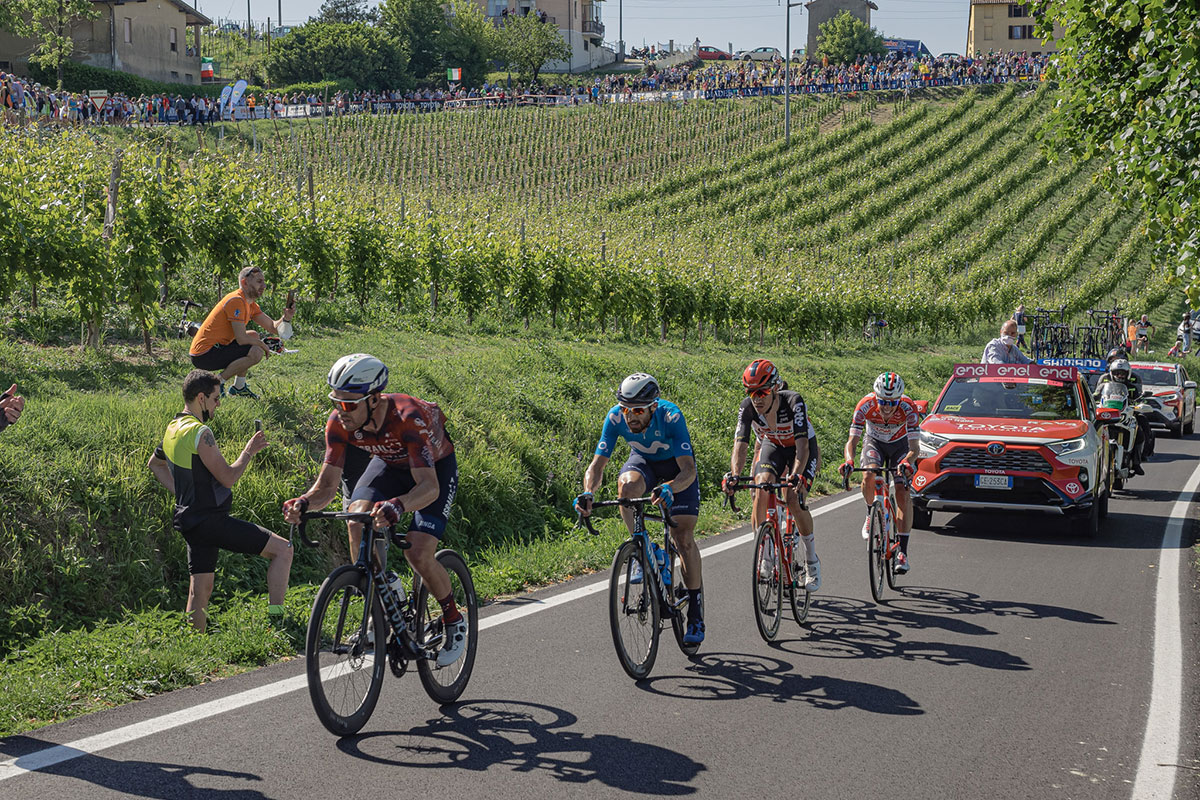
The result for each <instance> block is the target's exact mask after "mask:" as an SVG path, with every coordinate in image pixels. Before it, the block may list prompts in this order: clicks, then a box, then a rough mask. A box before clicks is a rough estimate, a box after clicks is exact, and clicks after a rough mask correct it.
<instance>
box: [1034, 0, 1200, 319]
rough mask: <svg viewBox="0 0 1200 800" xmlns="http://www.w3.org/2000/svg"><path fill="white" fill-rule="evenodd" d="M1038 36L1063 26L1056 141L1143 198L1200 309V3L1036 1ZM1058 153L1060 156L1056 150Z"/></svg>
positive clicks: (1113, 185) (1112, 185)
mask: <svg viewBox="0 0 1200 800" xmlns="http://www.w3.org/2000/svg"><path fill="white" fill-rule="evenodd" d="M1035 12H1036V13H1037V14H1039V15H1040V16H1041V26H1040V30H1039V33H1040V34H1041V35H1042V36H1045V37H1049V36H1051V35H1052V33H1053V26H1054V25H1055V24H1057V25H1059V26H1061V29H1062V38H1061V39H1060V41H1059V47H1058V54H1057V55H1056V56H1055V57H1054V59H1053V60H1052V65H1051V69H1050V77H1051V78H1054V79H1056V80H1057V81H1058V92H1059V98H1060V99H1059V102H1058V104H1057V106H1056V108H1055V111H1054V115H1053V116H1052V118H1051V120H1050V123H1049V124H1048V126H1047V128H1046V131H1045V140H1046V142H1047V144H1049V145H1053V146H1054V147H1055V148H1064V149H1066V150H1067V151H1068V152H1070V153H1072V154H1073V155H1075V156H1076V157H1078V158H1080V159H1090V158H1095V157H1099V158H1100V159H1101V160H1102V162H1103V168H1102V173H1101V174H1102V179H1103V180H1104V183H1105V185H1106V188H1108V189H1110V190H1111V191H1113V192H1114V193H1116V194H1118V195H1120V196H1123V197H1126V198H1130V199H1136V200H1138V201H1139V202H1140V203H1141V205H1142V207H1143V208H1144V209H1145V211H1146V214H1147V217H1148V219H1149V221H1150V224H1149V232H1150V236H1151V238H1152V239H1153V240H1154V242H1155V244H1156V245H1157V246H1158V247H1159V250H1160V253H1161V255H1162V256H1164V257H1165V258H1167V259H1170V261H1171V262H1172V263H1173V265H1174V268H1175V272H1176V274H1177V275H1179V276H1181V277H1182V278H1183V279H1184V280H1185V281H1187V283H1188V286H1187V290H1186V291H1187V295H1188V299H1189V301H1190V302H1191V306H1192V308H1196V307H1197V306H1198V305H1200V261H1198V253H1200V211H1198V209H1200V201H1198V199H1197V198H1198V197H1200V189H1198V187H1200V96H1198V95H1197V88H1196V76H1197V75H1200V6H1197V5H1196V3H1195V2H1194V0H1053V2H1050V1H1049V0H1036V2H1035ZM1051 152H1052V155H1053V150H1052V151H1051Z"/></svg>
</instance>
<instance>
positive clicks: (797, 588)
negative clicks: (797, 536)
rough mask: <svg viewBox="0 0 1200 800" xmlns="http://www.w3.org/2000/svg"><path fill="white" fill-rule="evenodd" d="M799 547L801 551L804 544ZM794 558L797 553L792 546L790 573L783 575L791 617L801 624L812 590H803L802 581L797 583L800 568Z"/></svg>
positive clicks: (806, 612) (806, 616)
mask: <svg viewBox="0 0 1200 800" xmlns="http://www.w3.org/2000/svg"><path fill="white" fill-rule="evenodd" d="M799 548H800V549H801V550H802V551H803V549H804V546H803V545H799ZM800 557H801V558H803V555H801V556H800ZM796 558H797V554H796V552H795V549H794V548H793V552H792V558H791V562H790V563H791V569H790V572H791V575H787V576H785V580H786V581H787V595H788V600H789V601H790V602H791V604H792V617H793V619H795V620H796V624H797V625H803V624H804V621H805V620H806V619H808V607H809V604H810V603H811V602H812V592H809V591H807V590H805V588H804V585H803V584H802V583H800V584H799V585H797V584H798V583H799V580H800V569H799V568H798V567H797V566H796V564H797V563H798V562H797V561H796Z"/></svg>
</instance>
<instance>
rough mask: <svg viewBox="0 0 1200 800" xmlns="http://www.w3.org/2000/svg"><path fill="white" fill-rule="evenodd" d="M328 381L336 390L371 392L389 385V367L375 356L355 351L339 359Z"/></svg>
mask: <svg viewBox="0 0 1200 800" xmlns="http://www.w3.org/2000/svg"><path fill="white" fill-rule="evenodd" d="M328 381H329V387H330V388H331V389H334V390H335V391H342V392H353V393H355V394H370V393H371V392H379V391H383V389H384V387H386V386H387V382H388V368H387V367H386V366H384V364H383V362H382V361H380V360H379V359H378V358H376V357H375V356H369V355H367V354H366V353H355V354H354V355H352V356H342V357H341V358H339V359H338V360H337V363H335V364H334V365H333V369H331V370H329V378H328Z"/></svg>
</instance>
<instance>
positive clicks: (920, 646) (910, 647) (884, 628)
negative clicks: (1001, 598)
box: [775, 589, 1032, 670]
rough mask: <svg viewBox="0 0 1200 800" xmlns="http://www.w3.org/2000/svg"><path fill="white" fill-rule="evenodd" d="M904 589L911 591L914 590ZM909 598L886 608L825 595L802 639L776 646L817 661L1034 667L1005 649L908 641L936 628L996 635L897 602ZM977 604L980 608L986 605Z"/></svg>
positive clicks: (1000, 668)
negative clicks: (908, 633) (914, 633)
mask: <svg viewBox="0 0 1200 800" xmlns="http://www.w3.org/2000/svg"><path fill="white" fill-rule="evenodd" d="M904 591H905V592H906V593H912V591H913V590H911V589H905V590H904ZM907 597H908V594H905V595H902V596H901V597H900V598H893V599H892V600H890V601H889V605H886V606H884V605H875V604H874V603H868V602H865V601H862V600H856V599H853V598H849V597H828V596H827V597H823V598H821V600H820V601H819V602H814V603H813V605H812V608H811V610H810V611H809V616H808V621H807V623H806V625H805V630H804V631H803V632H802V633H801V634H800V636H798V637H797V638H794V639H792V640H787V639H780V640H779V641H778V642H777V643H776V645H775V646H776V647H777V648H778V649H780V650H782V651H784V652H788V653H794V654H796V655H800V656H807V657H813V656H815V657H817V658H835V659H836V658H848V659H885V658H886V659H900V660H902V661H928V662H930V663H934V664H941V665H944V666H959V665H970V666H975V667H984V668H986V669H997V670H1029V669H1032V668H1031V667H1030V666H1029V664H1028V663H1027V662H1026V661H1025V660H1024V659H1022V658H1020V657H1019V656H1016V655H1013V654H1012V653H1007V652H1005V651H1003V650H997V649H994V648H990V647H979V646H976V645H965V644H956V643H952V642H948V641H935V640H930V639H928V638H927V637H926V639H924V640H913V639H907V638H905V635H904V633H905V630H906V629H907V630H912V631H921V632H923V633H925V634H928V633H929V632H930V629H932V628H939V629H942V630H945V631H948V632H951V633H955V634H968V635H974V636H994V635H995V632H994V631H991V630H989V629H987V628H984V627H982V626H979V625H974V624H972V623H969V622H966V621H964V620H952V619H947V618H946V617H939V616H938V615H936V614H928V613H915V612H913V611H911V610H908V609H905V608H903V607H901V606H899V605H898V603H902V602H904V600H905V599H906V598H907ZM976 600H977V602H978V603H979V604H980V606H981V607H982V604H983V603H984V602H985V601H982V600H979V599H978V598H976ZM943 613H945V612H943ZM979 613H982V612H979Z"/></svg>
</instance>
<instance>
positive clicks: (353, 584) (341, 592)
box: [292, 511, 479, 736]
mask: <svg viewBox="0 0 1200 800" xmlns="http://www.w3.org/2000/svg"><path fill="white" fill-rule="evenodd" d="M314 519H335V520H344V521H346V522H360V523H362V525H363V534H362V543H361V545H360V546H359V549H358V560H357V561H356V562H355V563H353V564H345V565H343V566H340V567H338V568H337V569H335V570H334V571H333V572H331V573H329V577H328V578H326V579H325V582H324V583H322V584H321V588H320V589H319V590H318V591H317V597H316V599H315V600H313V607H312V615H311V616H310V617H309V620H308V634H307V636H306V637H305V643H304V657H305V661H306V666H307V670H308V693H309V696H310V697H311V698H312V704H313V709H315V710H316V712H317V717H318V718H319V719H320V720H321V724H323V725H324V726H325V727H326V728H328V729H329V731H330V732H331V733H334V734H336V735H338V736H348V735H350V734H354V733H357V732H358V731H359V730H361V729H362V727H363V725H366V724H367V720H368V719H370V717H371V712H373V711H374V710H375V704H376V702H377V701H378V700H379V692H380V689H381V688H382V687H383V673H384V668H385V666H386V667H390V668H391V670H392V674H393V675H395V676H396V677H397V678H399V677H400V676H402V675H403V674H404V673H405V671H407V669H408V665H409V663H415V664H416V667H417V674H418V675H420V677H421V685H422V686H424V687H425V691H426V693H428V695H429V696H430V697H431V698H432V699H433V700H434V701H435V702H436V703H438V704H446V703H453V702H454V701H455V700H457V699H458V698H459V696H461V695H462V693H463V690H464V689H466V688H467V681H469V680H470V679H471V670H472V668H473V667H474V666H475V649H476V646H477V644H478V637H479V603H478V600H477V599H476V597H475V583H474V581H472V580H471V572H470V570H468V569H467V565H466V562H465V561H463V559H462V556H460V555H459V554H458V553H456V552H454V551H453V550H449V549H442V550H439V551H438V552H437V555H436V558H437V560H438V563H440V564H441V565H442V566H443V567H445V568H446V572H447V574H449V576H450V585H451V590H452V593H453V595H454V602H455V604H456V605H457V606H458V608H459V610H460V611H461V612H462V614H463V616H465V617H466V619H467V642H466V645H465V646H464V648H463V654H462V656H461V657H460V658H459V659H458V660H457V661H455V662H454V663H453V664H450V665H449V666H446V667H439V666H438V665H437V657H438V651H439V650H440V649H441V647H442V641H443V639H444V637H445V625H444V624H443V622H442V607H441V605H440V604H439V603H438V601H437V598H435V597H432V596H431V595H430V592H429V589H428V587H426V586H425V585H424V583H423V582H422V580H421V576H420V575H416V574H415V573H414V575H413V578H412V585H411V587H409V589H406V588H405V586H404V580H403V579H400V578H396V579H394V580H393V581H392V582H391V583H389V582H388V577H387V574H386V573H385V572H384V566H383V565H385V564H386V563H387V542H388V541H389V539H390V541H392V542H395V544H396V546H397V547H399V548H401V549H402V550H407V549H408V548H409V547H411V546H412V545H411V544H410V543H409V542H408V533H407V531H405V532H399V531H393V532H392V534H391V536H390V537H387V536H382V535H381V534H383V533H384V532H383V531H380V530H378V529H376V528H375V526H374V524H373V520H372V517H371V515H370V514H366V513H349V512H324V511H308V512H305V513H303V514H301V515H300V520H301V521H300V524H299V525H298V526H293V528H292V530H293V533H294V534H295V535H297V536H298V538H299V539H300V540H301V541H302V542H304V543H305V544H306V545H308V546H309V547H318V546H319V544H318V543H317V542H316V541H313V540H310V539H308V538H307V536H306V535H305V527H306V525H307V524H308V522H309V521H310V520H314ZM377 543H382V544H383V547H382V556H381V558H380V559H379V560H380V563H376V561H375V559H372V558H371V553H374V552H375V551H376V549H377V547H376V544H377Z"/></svg>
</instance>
